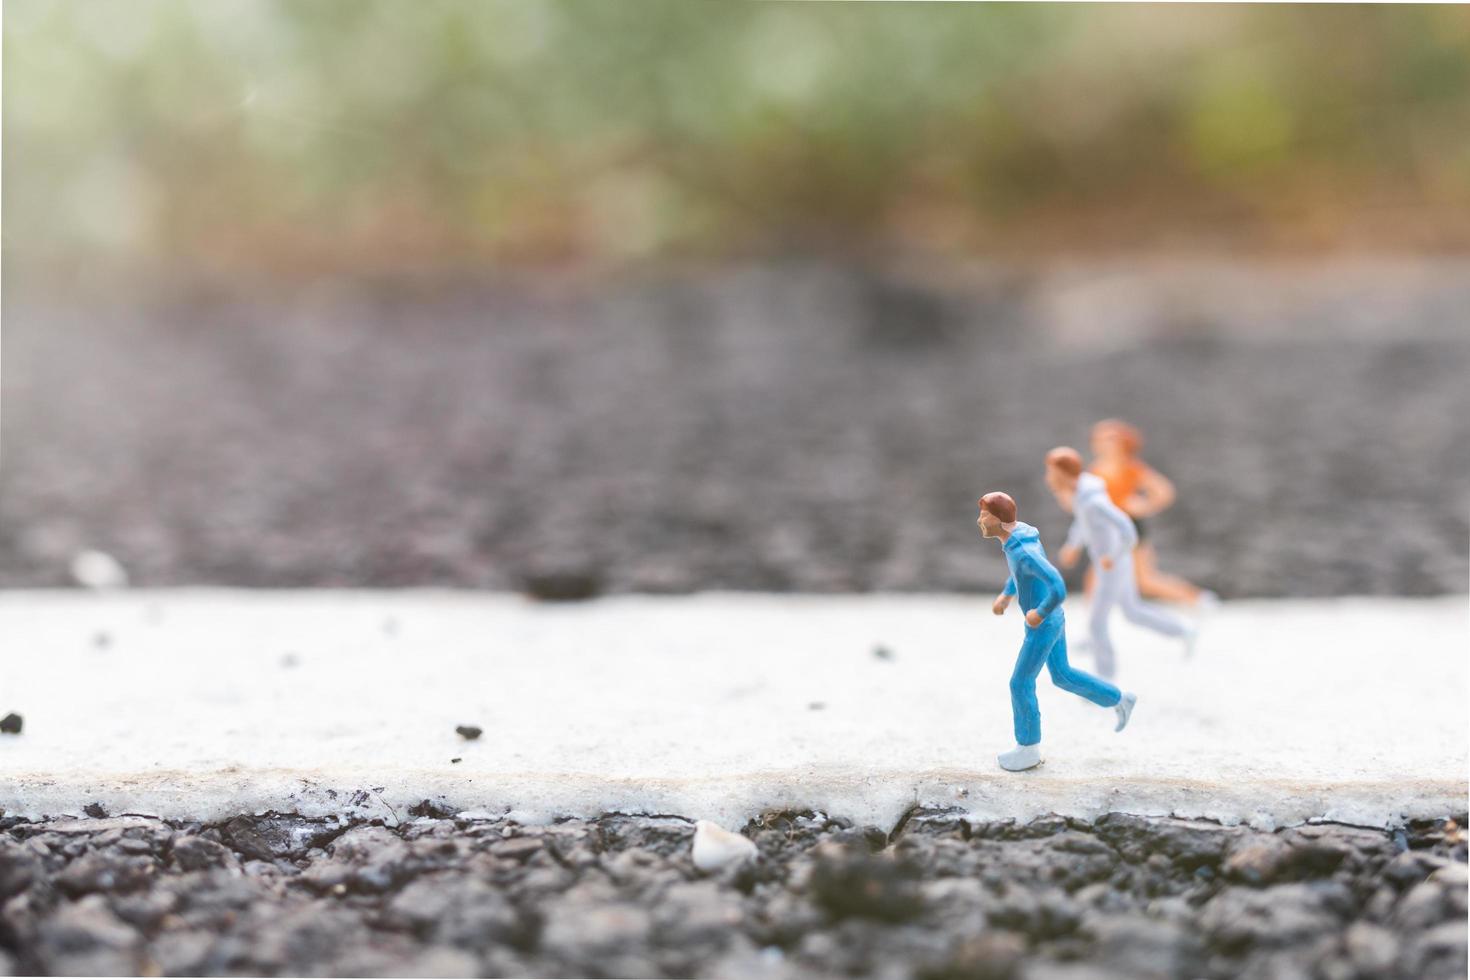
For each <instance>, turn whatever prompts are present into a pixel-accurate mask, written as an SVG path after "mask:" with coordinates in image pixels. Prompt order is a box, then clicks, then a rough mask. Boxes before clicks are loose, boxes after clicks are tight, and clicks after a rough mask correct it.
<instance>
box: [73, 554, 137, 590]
mask: <svg viewBox="0 0 1470 980" xmlns="http://www.w3.org/2000/svg"><path fill="white" fill-rule="evenodd" d="M71 577H72V578H73V579H74V580H75V581H76V583H77V584H78V585H80V586H83V587H85V588H88V589H122V588H126V587H127V584H128V573H127V570H126V569H125V568H123V567H122V564H121V563H120V562H119V561H118V560H117V559H116V558H114V557H112V556H111V555H109V554H108V553H107V552H105V551H91V550H88V551H79V552H77V553H76V555H75V556H74V557H73V558H72V560H71Z"/></svg>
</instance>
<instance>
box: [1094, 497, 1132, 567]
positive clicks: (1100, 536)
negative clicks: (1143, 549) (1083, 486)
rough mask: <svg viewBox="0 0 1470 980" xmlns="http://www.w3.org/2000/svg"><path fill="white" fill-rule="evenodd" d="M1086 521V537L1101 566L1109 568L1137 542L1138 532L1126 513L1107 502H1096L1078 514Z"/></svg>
mask: <svg viewBox="0 0 1470 980" xmlns="http://www.w3.org/2000/svg"><path fill="white" fill-rule="evenodd" d="M1079 516H1080V517H1081V519H1083V520H1086V521H1087V531H1088V538H1089V539H1090V540H1091V541H1092V543H1093V550H1094V551H1095V552H1096V554H1095V555H1094V557H1095V558H1097V560H1098V564H1099V565H1101V566H1102V567H1103V568H1111V567H1112V566H1113V562H1115V561H1117V560H1118V559H1119V558H1122V557H1123V556H1124V555H1125V554H1127V553H1128V552H1129V551H1131V550H1132V549H1133V546H1134V545H1135V544H1137V543H1138V532H1137V531H1136V530H1135V529H1134V527H1133V521H1131V520H1130V519H1129V518H1128V515H1127V514H1125V513H1123V512H1122V511H1121V510H1119V509H1118V508H1117V507H1114V506H1113V505H1112V504H1109V503H1102V502H1098V503H1096V504H1095V505H1094V506H1091V507H1088V508H1087V509H1086V510H1084V511H1083V512H1082V514H1081V515H1079Z"/></svg>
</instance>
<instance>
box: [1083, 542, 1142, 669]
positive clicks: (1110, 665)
mask: <svg viewBox="0 0 1470 980" xmlns="http://www.w3.org/2000/svg"><path fill="white" fill-rule="evenodd" d="M1127 574H1129V575H1132V574H1133V570H1132V569H1129V570H1128V573H1127ZM1126 581H1127V580H1126V579H1124V578H1123V571H1122V569H1120V568H1118V567H1117V566H1116V565H1115V566H1113V568H1112V569H1111V570H1110V571H1106V572H1104V571H1101V570H1099V572H1098V574H1097V591H1095V592H1093V593H1092V609H1091V611H1090V612H1089V613H1088V618H1087V633H1088V637H1089V639H1090V640H1091V641H1092V654H1093V658H1094V661H1095V663H1096V664H1097V672H1098V673H1099V674H1101V675H1102V676H1104V677H1112V676H1113V671H1114V670H1115V669H1116V661H1115V660H1114V657H1113V637H1112V633H1111V632H1110V631H1109V630H1108V621H1109V620H1111V619H1112V618H1113V607H1114V606H1116V605H1117V604H1118V597H1119V593H1120V592H1122V590H1123V585H1124V583H1125V582H1126Z"/></svg>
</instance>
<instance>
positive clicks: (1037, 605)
mask: <svg viewBox="0 0 1470 980" xmlns="http://www.w3.org/2000/svg"><path fill="white" fill-rule="evenodd" d="M1003 550H1004V551H1005V555H1006V564H1007V565H1009V566H1010V569H1011V577H1010V578H1008V579H1006V587H1005V592H1004V593H1003V594H1004V595H1014V596H1017V597H1018V598H1019V599H1020V600H1021V611H1022V612H1030V611H1031V610H1033V609H1035V610H1036V611H1037V612H1038V613H1040V614H1041V618H1042V619H1046V618H1047V617H1048V616H1050V615H1051V614H1052V613H1053V612H1058V611H1060V609H1061V606H1062V600H1063V599H1065V598H1067V586H1066V585H1065V584H1063V582H1062V576H1061V574H1060V573H1059V572H1057V570H1056V569H1055V568H1054V567H1052V563H1051V562H1050V561H1048V560H1047V557H1046V549H1045V548H1043V547H1042V546H1041V535H1040V534H1038V533H1037V531H1036V528H1034V527H1032V526H1031V525H1030V524H1025V523H1022V522H1020V521H1017V522H1016V527H1015V529H1014V530H1012V531H1011V536H1010V537H1009V538H1007V539H1006V543H1005V545H1004V546H1003Z"/></svg>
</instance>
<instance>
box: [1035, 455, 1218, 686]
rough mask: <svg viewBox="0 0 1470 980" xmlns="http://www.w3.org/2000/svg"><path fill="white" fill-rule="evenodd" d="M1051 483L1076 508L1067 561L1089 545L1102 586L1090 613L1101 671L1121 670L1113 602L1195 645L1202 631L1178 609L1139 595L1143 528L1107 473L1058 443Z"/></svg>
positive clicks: (1134, 618) (1188, 646)
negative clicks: (1137, 556)
mask: <svg viewBox="0 0 1470 980" xmlns="http://www.w3.org/2000/svg"><path fill="white" fill-rule="evenodd" d="M1046 485H1047V487H1048V488H1049V489H1050V490H1051V492H1052V495H1053V496H1055V497H1056V498H1057V503H1058V504H1059V505H1060V506H1061V508H1062V509H1063V510H1066V511H1071V513H1072V527H1071V529H1070V530H1069V531H1068V532H1067V542H1066V544H1065V545H1063V547H1062V555H1061V558H1062V565H1063V567H1066V565H1067V564H1068V562H1069V560H1070V559H1069V557H1068V555H1069V553H1071V554H1073V555H1075V553H1076V549H1077V548H1078V547H1080V546H1082V545H1086V546H1087V554H1088V556H1089V557H1090V558H1091V559H1092V563H1093V564H1094V565H1095V566H1096V567H1097V589H1096V590H1095V591H1094V592H1093V595H1092V612H1091V615H1090V616H1089V618H1088V636H1089V639H1090V640H1091V644H1092V655H1093V659H1094V662H1095V663H1096V664H1097V672H1098V673H1099V674H1101V675H1102V676H1104V677H1109V678H1110V677H1112V676H1113V674H1114V671H1115V669H1116V666H1115V665H1116V662H1117V661H1116V658H1115V657H1114V655H1113V638H1112V636H1111V635H1109V633H1108V620H1109V619H1111V618H1112V614H1113V607H1114V606H1117V607H1118V608H1120V609H1122V610H1123V615H1124V616H1126V617H1127V618H1128V621H1129V622H1131V623H1137V624H1138V625H1139V626H1143V627H1146V628H1148V629H1151V630H1153V631H1154V632H1156V633H1162V634H1164V635H1165V636H1178V637H1183V638H1184V643H1185V652H1186V653H1191V652H1193V650H1194V643H1195V639H1196V636H1197V634H1198V630H1197V629H1196V628H1195V627H1193V626H1192V625H1190V624H1189V623H1187V622H1185V621H1184V620H1183V619H1181V618H1180V617H1178V616H1176V615H1174V614H1173V613H1171V612H1169V611H1167V610H1165V609H1162V608H1160V607H1159V606H1156V605H1154V604H1153V603H1150V602H1144V601H1143V597H1142V596H1140V595H1139V594H1138V579H1137V578H1136V577H1135V575H1134V574H1133V549H1134V548H1135V547H1137V546H1138V530H1137V529H1136V528H1135V527H1134V525H1133V519H1132V518H1131V517H1129V516H1128V515H1127V514H1125V513H1123V510H1122V509H1121V508H1120V507H1118V505H1117V504H1115V503H1113V501H1112V499H1111V498H1110V497H1108V488H1107V484H1105V483H1104V482H1103V479H1102V477H1100V476H1097V475H1095V474H1092V473H1087V472H1084V471H1083V469H1082V454H1081V453H1079V452H1078V451H1077V450H1075V449H1073V448H1072V447H1070V446H1058V447H1057V448H1055V449H1053V450H1052V451H1051V452H1049V453H1047V454H1046Z"/></svg>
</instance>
